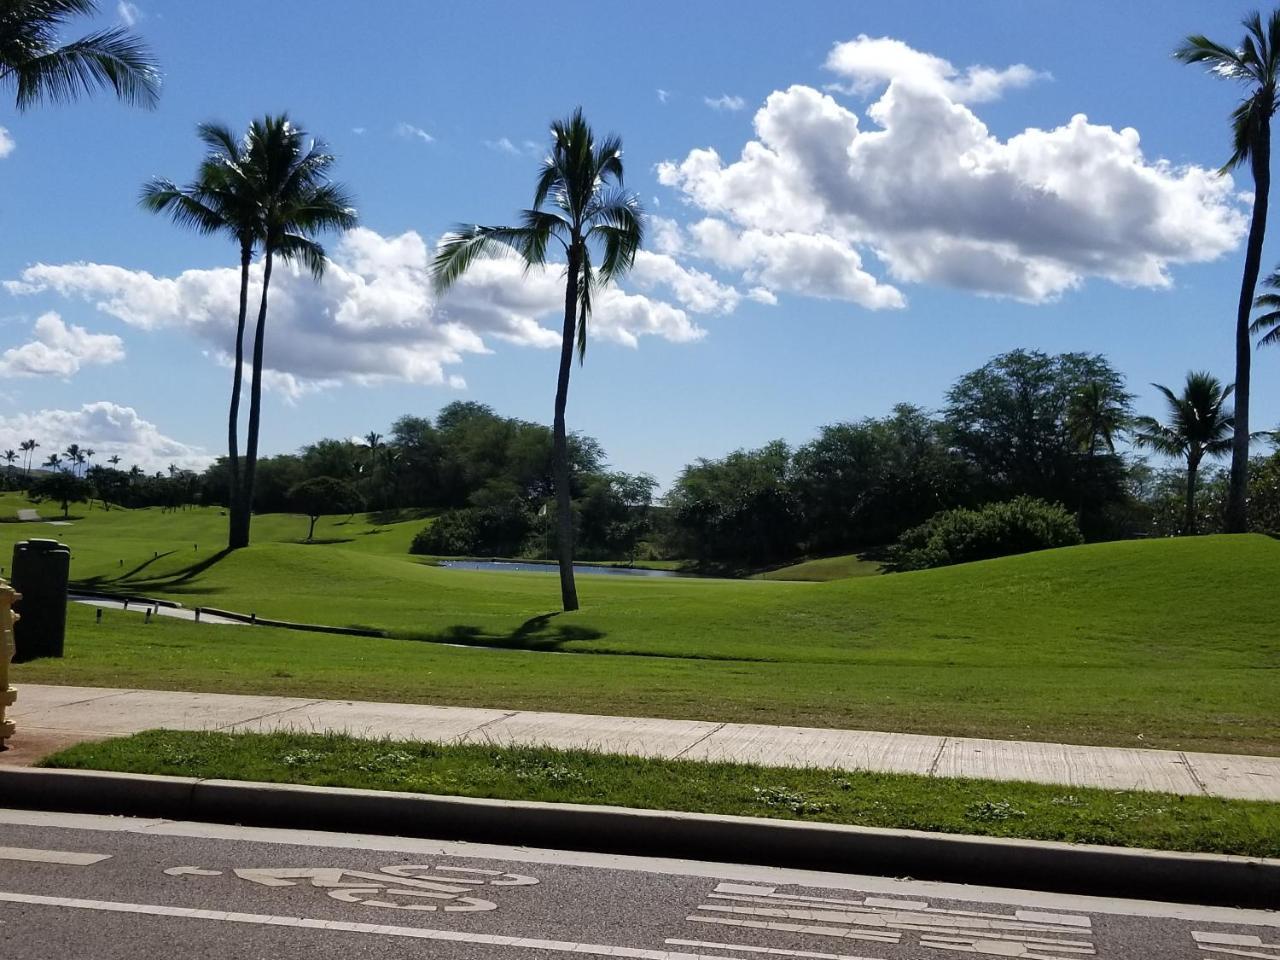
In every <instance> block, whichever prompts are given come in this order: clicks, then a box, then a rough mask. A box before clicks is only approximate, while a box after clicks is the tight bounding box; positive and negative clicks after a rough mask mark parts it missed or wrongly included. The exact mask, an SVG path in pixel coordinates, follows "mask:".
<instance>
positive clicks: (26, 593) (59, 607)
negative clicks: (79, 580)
mask: <svg viewBox="0 0 1280 960" xmlns="http://www.w3.org/2000/svg"><path fill="white" fill-rule="evenodd" d="M70 572H71V548H70V547H68V546H66V545H65V544H61V543H59V542H58V541H57V540H22V541H19V542H18V543H15V544H14V545H13V577H12V579H11V582H12V584H13V588H14V589H15V590H17V591H18V592H19V593H20V594H22V599H21V600H19V601H18V602H17V604H15V605H14V610H16V611H17V612H18V614H19V615H20V616H21V617H22V619H21V620H19V621H18V622H17V623H16V624H14V628H13V660H14V662H15V663H21V662H22V661H24V660H34V659H36V658H37V657H60V656H62V647H63V642H64V640H65V638H66V634H67V577H68V574H69V573H70Z"/></svg>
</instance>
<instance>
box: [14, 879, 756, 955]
mask: <svg viewBox="0 0 1280 960" xmlns="http://www.w3.org/2000/svg"><path fill="white" fill-rule="evenodd" d="M0 903H21V904H26V905H28V906H40V907H66V908H69V909H72V910H97V911H100V912H103V913H132V914H143V915H144V916H152V917H180V918H182V919H186V920H217V921H221V922H223V923H243V924H252V925H256V926H264V927H291V928H295V929H296V928H301V929H305V930H323V931H325V932H338V933H363V934H368V935H372V936H380V937H402V938H406V939H412V940H437V941H448V942H453V943H474V944H482V945H484V946H489V947H518V948H520V949H522V950H543V951H546V952H548V953H571V954H580V955H583V956H590V957H631V958H634V960H745V958H741V957H738V958H735V957H726V956H723V955H719V954H701V953H679V952H676V951H672V950H642V949H638V948H634V947H617V946H609V945H607V944H602V943H576V942H573V941H569V940H539V939H537V938H533V937H509V936H500V935H498V934H488V933H469V932H466V931H462V930H432V929H430V928H427V927H394V926H388V925H386V924H381V923H348V922H346V921H342V920H316V919H312V918H310V917H278V916H272V915H270V914H261V913H233V912H231V911H226V910H200V909H197V908H195V907H165V906H160V905H159V904H153V903H121V902H117V901H112V900H82V899H78V898H75V897H45V896H38V895H36V894H30V893H6V892H0Z"/></svg>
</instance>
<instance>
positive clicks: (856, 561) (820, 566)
mask: <svg viewBox="0 0 1280 960" xmlns="http://www.w3.org/2000/svg"><path fill="white" fill-rule="evenodd" d="M883 572H884V567H883V565H882V564H881V563H880V562H879V561H877V560H865V559H863V558H862V557H860V556H859V555H858V554H856V553H850V554H846V555H845V556H843V557H820V558H818V559H816V560H804V561H801V562H800V563H793V564H791V565H790V566H786V567H779V568H778V569H776V570H766V571H764V572H763V573H757V574H755V575H754V576H753V577H752V579H753V580H804V581H809V582H812V583H827V582H829V581H831V580H847V579H849V578H850V577H872V576H875V575H877V574H880V573H883Z"/></svg>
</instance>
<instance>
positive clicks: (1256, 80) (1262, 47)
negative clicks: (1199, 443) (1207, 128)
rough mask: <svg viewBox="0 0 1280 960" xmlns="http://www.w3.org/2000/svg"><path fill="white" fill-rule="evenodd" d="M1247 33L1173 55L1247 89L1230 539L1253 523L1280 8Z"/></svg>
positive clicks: (1197, 43)
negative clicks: (1254, 414) (1233, 41)
mask: <svg viewBox="0 0 1280 960" xmlns="http://www.w3.org/2000/svg"><path fill="white" fill-rule="evenodd" d="M1244 28H1245V36H1244V39H1242V40H1241V41H1240V45H1239V47H1238V48H1233V47H1225V46H1223V45H1222V44H1220V43H1215V42H1214V41H1212V40H1210V39H1209V38H1208V37H1204V36H1200V35H1196V36H1191V37H1187V39H1186V40H1185V41H1183V44H1182V46H1180V47H1179V48H1178V49H1177V50H1176V51H1174V56H1175V57H1177V58H1178V59H1179V60H1181V61H1182V62H1183V63H1198V64H1204V65H1205V66H1207V67H1208V68H1209V71H1210V72H1211V73H1213V74H1215V75H1217V76H1219V77H1225V78H1227V79H1229V80H1235V81H1237V82H1239V83H1241V84H1243V85H1244V86H1245V88H1246V93H1245V97H1244V99H1243V100H1241V101H1240V103H1239V104H1238V105H1237V106H1236V108H1235V110H1233V111H1232V113H1231V135H1232V142H1231V156H1230V157H1229V158H1228V159H1227V162H1226V164H1224V165H1223V167H1222V171H1221V172H1222V173H1226V172H1227V171H1228V170H1231V169H1233V168H1235V167H1239V166H1242V165H1244V164H1245V163H1248V164H1249V169H1250V172H1251V173H1252V174H1253V217H1252V220H1251V221H1250V223H1249V241H1248V244H1247V245H1246V247H1245V256H1244V274H1243V276H1242V277H1241V281H1240V299H1239V303H1238V304H1237V307H1236V383H1235V388H1236V415H1235V427H1234V430H1235V432H1234V434H1233V438H1232V445H1231V485H1230V489H1229V493H1228V496H1227V530H1228V532H1230V533H1243V532H1244V531H1245V530H1246V529H1247V528H1248V525H1249V443H1250V439H1251V437H1250V434H1249V373H1250V365H1251V363H1252V359H1253V342H1252V340H1251V338H1250V324H1249V314H1250V312H1251V311H1252V310H1253V296H1254V292H1255V290H1256V288H1257V284H1258V273H1259V271H1260V270H1261V268H1262V243H1263V240H1264V238H1265V235H1266V230H1267V204H1268V201H1269V199H1270V193H1271V118H1272V117H1273V116H1274V115H1275V112H1276V106H1277V101H1276V84H1277V82H1278V81H1280V9H1278V10H1275V11H1274V12H1272V14H1271V17H1270V18H1269V19H1268V21H1267V24H1266V26H1265V27H1264V26H1263V23H1262V17H1261V16H1260V15H1259V14H1258V13H1256V12H1255V13H1253V14H1251V15H1250V16H1248V17H1246V18H1245V20H1244Z"/></svg>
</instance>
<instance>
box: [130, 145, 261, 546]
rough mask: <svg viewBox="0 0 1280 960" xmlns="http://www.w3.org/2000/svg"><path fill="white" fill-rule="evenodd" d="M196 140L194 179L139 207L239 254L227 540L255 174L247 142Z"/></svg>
mask: <svg viewBox="0 0 1280 960" xmlns="http://www.w3.org/2000/svg"><path fill="white" fill-rule="evenodd" d="M196 135H197V136H198V137H199V138H200V140H201V142H202V143H203V144H204V145H205V148H206V149H207V151H208V152H207V153H206V155H205V158H204V160H203V161H201V164H200V167H199V170H198V172H197V174H196V178H195V179H194V180H193V181H191V182H190V183H189V184H187V185H186V186H185V187H179V186H178V185H177V184H175V183H174V182H173V181H172V180H166V179H164V178H162V177H157V178H155V179H153V180H152V181H151V182H150V183H148V184H147V185H146V186H144V187H143V188H142V197H141V204H142V206H143V208H144V209H146V210H150V211H152V212H153V213H167V214H169V216H170V218H171V219H172V220H173V222H174V223H176V224H178V225H179V226H183V227H188V228H190V229H192V230H195V231H196V232H197V233H202V234H214V233H220V234H224V235H226V236H229V237H230V238H231V239H232V240H234V241H235V243H236V246H237V248H238V250H239V252H240V301H239V312H238V314H237V316H236V339H235V363H234V366H233V367H232V371H231V404H230V408H229V410H228V413H227V475H228V486H229V489H228V495H227V502H228V503H229V504H230V509H229V511H228V513H229V514H230V520H229V524H230V526H229V529H228V539H229V541H230V540H231V539H233V538H234V536H235V531H236V530H237V529H239V528H240V527H241V526H242V524H241V523H240V518H239V514H240V508H241V499H240V397H241V394H242V393H243V392H244V328H245V322H246V318H247V317H248V312H249V267H250V266H251V265H252V263H253V254H254V247H255V245H257V244H259V243H260V242H261V239H262V218H261V214H260V208H261V203H260V201H261V196H260V194H261V189H260V185H259V184H260V178H259V177H258V174H259V172H260V171H257V170H256V169H254V167H253V165H252V163H251V159H250V146H251V145H250V143H249V140H248V138H247V137H245V138H237V137H236V135H235V134H234V133H232V132H231V129H230V128H229V127H227V126H226V125H225V124H221V123H202V124H200V125H199V126H198V127H196Z"/></svg>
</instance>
